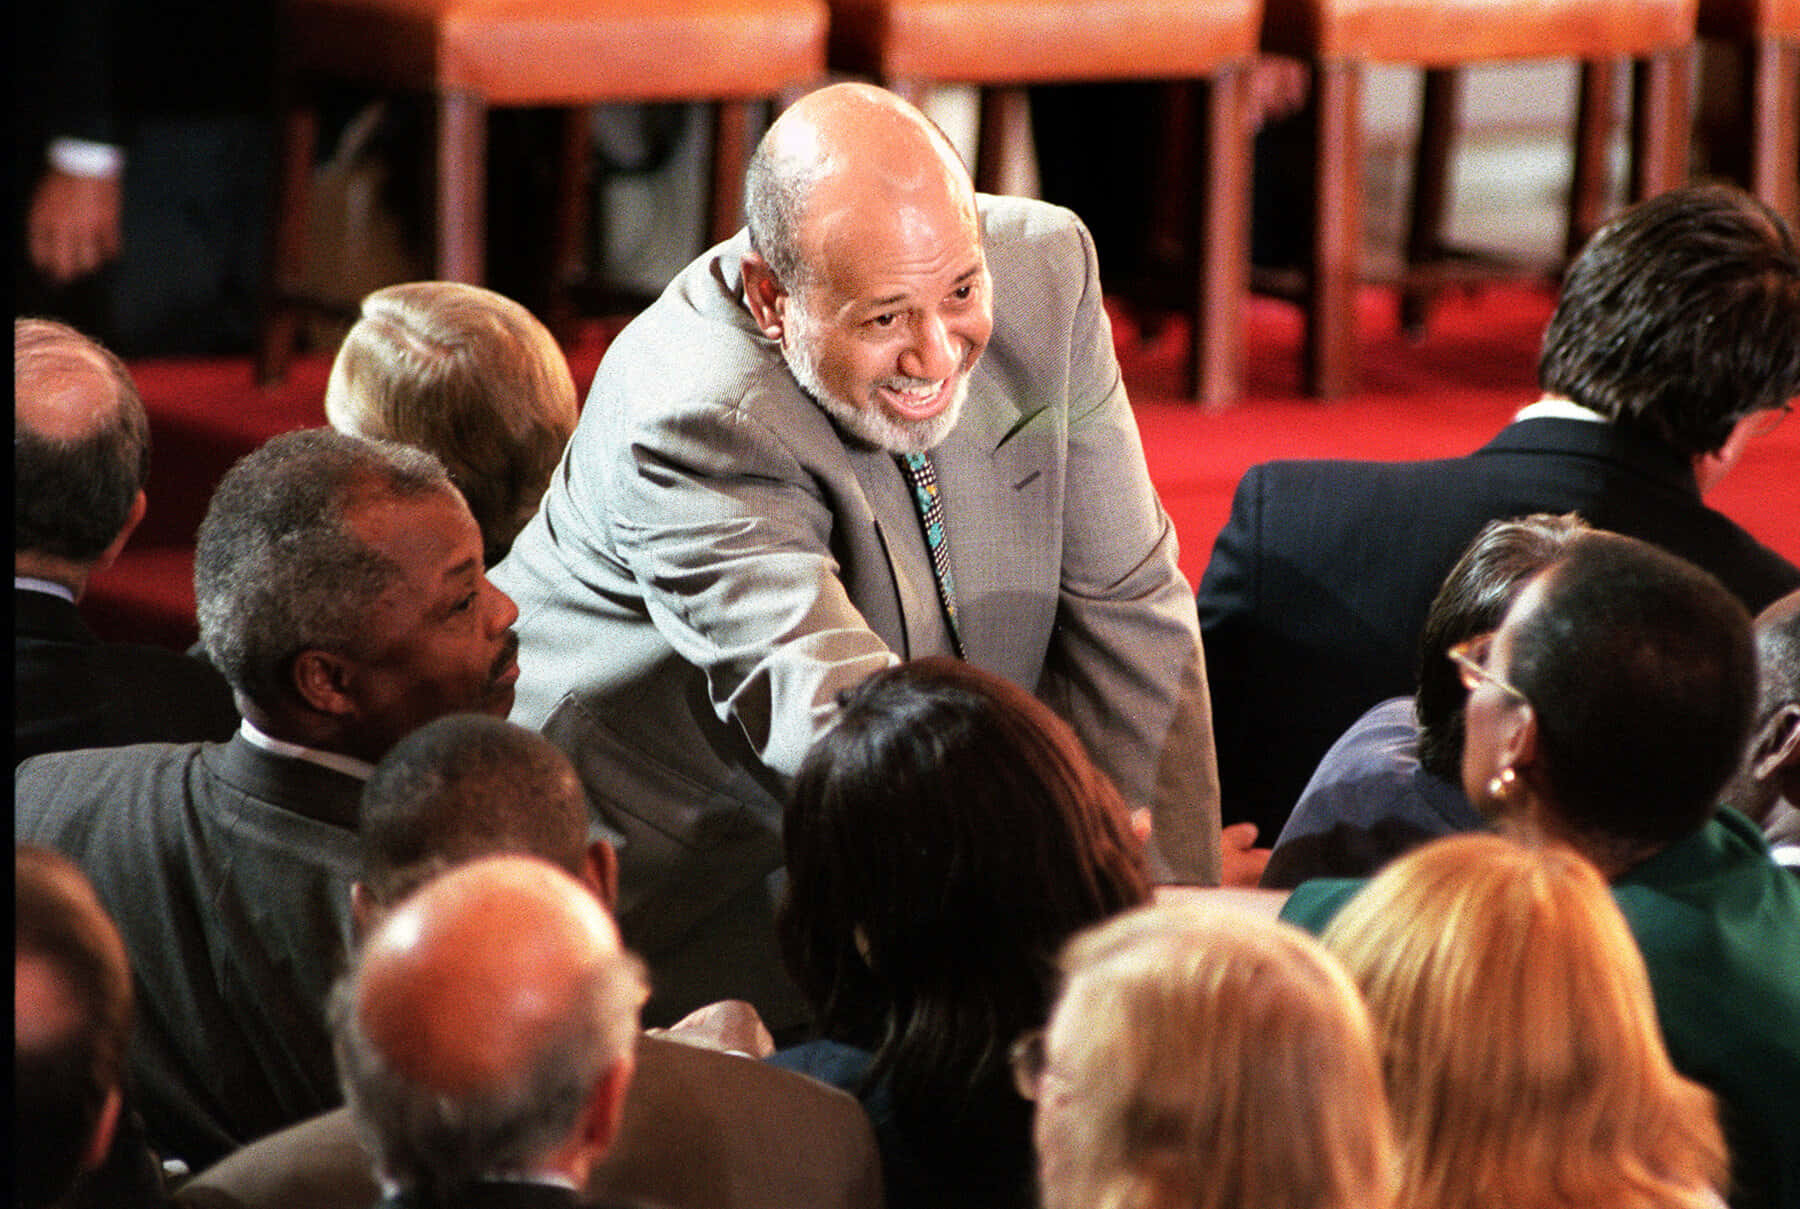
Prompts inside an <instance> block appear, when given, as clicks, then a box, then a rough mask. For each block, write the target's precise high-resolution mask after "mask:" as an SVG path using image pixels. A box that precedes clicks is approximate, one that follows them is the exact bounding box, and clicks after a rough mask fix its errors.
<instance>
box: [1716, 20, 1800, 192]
mask: <svg viewBox="0 0 1800 1209" xmlns="http://www.w3.org/2000/svg"><path fill="white" fill-rule="evenodd" d="M1700 35H1701V37H1704V38H1717V39H1719V40H1720V41H1724V42H1730V43H1734V44H1737V45H1739V46H1742V47H1743V48H1744V51H1745V60H1746V63H1745V78H1744V84H1745V89H1744V92H1745V98H1744V101H1745V103H1744V113H1745V119H1746V128H1745V131H1744V135H1745V139H1746V141H1747V142H1748V143H1749V155H1748V157H1747V159H1748V163H1747V164H1746V165H1745V167H1746V168H1747V170H1748V180H1747V182H1746V184H1747V186H1748V188H1749V189H1750V191H1751V192H1752V193H1754V194H1756V195H1757V196H1758V197H1760V198H1762V200H1763V201H1765V202H1767V203H1768V204H1769V206H1770V207H1771V208H1772V209H1774V210H1776V211H1778V212H1779V213H1781V214H1782V215H1783V216H1785V217H1786V218H1787V220H1788V221H1789V222H1800V0H1700Z"/></svg>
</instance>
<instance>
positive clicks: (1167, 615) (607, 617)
mask: <svg viewBox="0 0 1800 1209" xmlns="http://www.w3.org/2000/svg"><path fill="white" fill-rule="evenodd" d="M747 195H748V209H749V214H750V226H749V230H748V231H747V232H744V233H740V234H739V235H738V236H737V237H736V238H734V239H732V240H729V241H727V242H726V243H724V244H721V245H719V246H718V247H716V248H714V249H712V250H711V251H709V252H707V253H705V254H704V255H703V256H702V257H701V258H700V259H699V260H698V261H696V262H695V263H694V264H693V265H691V266H689V268H688V269H687V270H685V271H684V272H683V273H682V274H681V275H680V276H679V277H677V279H676V280H675V281H674V283H673V284H671V285H670V287H669V289H668V290H667V291H666V292H665V293H664V295H663V296H662V298H661V299H660V300H658V302H657V303H656V304H655V305H653V306H652V307H651V308H649V310H647V311H646V312H645V313H644V314H643V315H641V316H640V317H639V318H638V319H637V320H636V321H634V322H633V323H632V324H631V325H630V326H629V327H628V328H626V330H625V331H624V332H623V333H622V334H621V335H620V337H619V338H618V340H617V341H616V342H615V343H614V344H613V345H612V347H611V348H610V349H609V350H608V353H607V356H606V359H605V360H604V361H603V362H602V364H601V367H600V370H599V373H598V374H597V376H596V377H595V380H594V385H593V389H592V392H591V393H590V395H589V398H588V403H587V407H586V409H585V412H584V414H583V416H582V420H581V424H580V426H579V428H578V429H577V431H576V434H575V437H574V440H573V441H572V442H571V444H570V447H569V450H568V452H567V453H566V454H565V456H564V459H563V463H562V465H561V467H560V468H559V469H558V472H557V474H556V475H555V477H554V478H553V480H552V483H551V487H550V490H549V493H548V494H547V495H546V497H545V500H544V506H543V509H542V511H541V512H540V514H539V516H538V517H537V519H535V520H534V521H533V522H532V523H531V524H530V525H529V526H528V527H527V528H526V530H525V531H524V533H522V534H521V535H520V537H519V539H518V541H517V542H516V543H515V545H514V547H513V551H512V554H511V555H510V556H509V557H508V558H507V559H506V561H505V562H503V563H502V564H501V565H500V566H499V567H498V568H497V569H496V571H495V578H496V580H497V582H500V583H503V584H504V585H505V587H506V590H507V591H508V592H509V593H511V594H513V596H514V597H515V599H517V600H518V602H519V605H520V608H521V621H520V625H519V631H520V636H521V641H522V644H523V645H522V649H521V653H520V667H521V682H520V686H519V695H518V704H517V707H516V709H515V711H514V714H513V718H514V720H515V721H520V722H524V723H526V724H528V725H531V726H536V727H540V728H542V729H543V731H544V733H545V734H547V735H548V736H549V737H550V738H551V739H553V740H554V741H556V742H557V743H558V744H559V745H561V746H562V747H564V748H565V749H566V750H567V751H568V752H569V753H570V755H571V756H572V757H573V759H574V761H575V764H576V766H577V768H578V769H580V771H581V775H582V778H583V780H584V782H585V783H586V784H587V786H588V790H589V794H590V797H591V798H592V799H593V800H594V803H595V806H596V809H597V811H598V812H599V813H600V815H601V816H602V818H603V820H604V821H605V822H606V823H607V824H608V825H609V826H610V827H611V828H612V830H613V831H614V833H615V838H616V839H617V840H618V841H619V842H620V862H621V894H620V903H619V907H620V922H621V925H622V927H623V929H624V932H625V935H626V937H627V940H628V941H629V943H631V945H632V946H633V947H634V948H635V949H636V950H637V951H638V952H640V953H641V954H643V956H644V957H645V959H646V960H647V961H648V962H649V963H650V966H651V969H652V971H653V974H654V977H653V983H654V985H655V987H656V997H655V998H654V999H653V1000H652V1002H651V1005H650V1007H649V1009H647V1012H646V1019H647V1021H650V1022H657V1021H662V1020H667V1019H670V1018H672V1017H673V1016H676V1015H679V1014H680V1013H681V1012H684V1011H686V1010H687V1009H689V1008H690V1007H692V1006H694V1005H695V1004H698V1003H703V1002H706V1001H708V1000H711V999H716V998H720V997H722V996H734V997H738V998H744V999H749V1000H751V1001H752V1002H754V1003H756V1004H757V1005H758V1006H759V1007H760V1008H761V1009H762V1011H763V1013H764V1015H765V1017H766V1018H767V1019H768V1020H769V1022H770V1024H771V1026H772V1027H775V1028H777V1029H780V1028H781V1027H783V1026H784V1025H787V1024H792V1023H796V1022H798V1021H799V1020H801V1019H803V1018H804V1009H803V1007H802V1006H801V1005H800V1003H799V1001H798V999H797V998H796V996H795V992H794V989H793V988H792V986H791V985H790V984H788V983H787V981H786V979H785V976H784V975H783V974H782V973H781V971H780V967H779V963H778V961H777V960H776V958H775V952H774V933H773V927H772V924H771V920H770V907H771V898H772V895H773V894H774V892H775V885H776V881H777V879H776V878H775V876H774V875H775V874H776V873H777V871H778V869H779V866H780V863H781V855H780V854H781V845H780V835H779V828H780V802H781V799H782V797H783V796H784V793H785V782H786V779H787V778H788V777H789V776H791V775H792V774H793V772H794V771H795V770H796V769H797V768H798V767H799V764H800V761H801V759H802V758H803V756H804V755H805V753H806V751H807V749H808V748H809V747H810V746H811V744H812V741H813V739H814V737H815V736H816V735H817V734H818V733H819V731H820V730H821V729H822V728H823V727H824V726H826V725H828V724H829V722H830V720H831V718H832V716H833V714H834V712H835V708H836V700H837V697H838V694H839V693H840V692H842V691H843V690H844V689H846V688H849V687H851V686H853V685H855V684H857V683H860V682H861V681H862V680H863V679H865V678H866V677H867V676H869V675H870V674H872V673H873V672H875V671H877V670H880V669H881V668H884V667H887V666H890V665H891V664H893V663H895V662H897V661H899V660H902V659H908V658H915V657H918V656H921V655H929V654H961V655H964V656H965V657H966V658H968V659H969V660H970V661H971V662H972V663H975V664H977V665H979V666H981V667H983V668H985V669H987V670H989V671H993V672H996V673H998V674H1000V675H1003V676H1005V677H1007V678H1008V679H1011V680H1013V681H1014V682H1016V683H1018V684H1021V685H1024V686H1025V687H1027V688H1030V689H1032V690H1033V691H1035V692H1036V693H1038V694H1039V695H1040V696H1041V697H1042V698H1043V699H1044V700H1046V701H1047V702H1049V703H1050V704H1051V705H1052V706H1054V707H1055V708H1057V709H1058V710H1059V712H1061V713H1062V714H1063V715H1064V716H1065V717H1066V718H1068V720H1069V721H1070V722H1071V723H1072V724H1073V726H1074V727H1075V729H1076V731H1077V733H1079V734H1080V735H1081V736H1082V738H1083V740H1084V741H1085V742H1086V743H1087V745H1088V746H1089V748H1090V750H1091V751H1092V753H1093V755H1094V757H1095V758H1096V760H1097V761H1098V762H1099V763H1100V765H1101V766H1102V767H1103V768H1105V769H1106V770H1107V771H1108V772H1109V773H1110V774H1111V775H1112V776H1113V778H1114V779H1115V780H1116V781H1117V782H1118V783H1119V786H1120V788H1121V789H1122V790H1123V792H1124V793H1125V795H1126V797H1127V799H1128V800H1130V801H1131V802H1132V803H1133V804H1134V805H1137V806H1141V807H1145V808H1147V809H1148V810H1149V811H1150V816H1151V819H1152V822H1153V836H1152V848H1153V856H1154V860H1155V861H1156V863H1157V866H1158V868H1159V872H1160V873H1161V874H1162V875H1163V876H1165V877H1167V878H1169V879H1171V880H1181V881H1192V882H1216V881H1217V880H1218V879H1219V875H1220V866H1219V830H1218V789H1217V777H1216V773H1215V767H1214V765H1215V759H1214V753H1213V747H1212V737H1211V728H1210V722H1209V717H1208V707H1207V697H1206V685H1205V672H1204V662H1203V660H1202V658H1201V654H1200V642H1199V634H1198V627H1197V624H1196V621H1195V618H1194V614H1193V608H1192V604H1191V601H1190V599H1189V596H1188V591H1187V588H1186V585H1185V581H1184V580H1183V578H1182V576H1181V573H1180V571H1179V569H1178V567H1177V565H1176V539H1175V532H1174V529H1173V526H1172V525H1171V524H1170V522H1169V519H1168V516H1167V515H1166V514H1165V512H1164V511H1163V509H1162V506H1161V504H1160V502H1159V501H1158V500H1157V498H1156V496H1155V494H1154V492H1153V490H1152V488H1151V485H1150V481H1149V476H1148V474H1147V472H1146V469H1145V465H1144V458H1143V452H1142V448H1141V445H1140V442H1139V438H1138V433H1137V428H1136V425H1135V422H1134V420H1133V418H1132V414H1131V409H1130V405H1129V402H1128V400H1127V398H1126V394H1125V389H1124V386H1123V384H1122V382H1121V380H1120V376H1119V368H1118V363H1117V361H1116V359H1115V358H1114V355H1113V349H1112V341H1111V332H1110V329H1109V327H1108V324H1107V321H1106V316H1105V313H1104V311H1103V310H1102V308H1101V297H1100V285H1099V278H1098V271H1097V268H1096V265H1095V261H1094V252H1093V244H1092V241H1091V240H1090V239H1089V237H1088V235H1087V232H1086V230H1085V229H1084V228H1083V227H1082V226H1081V225H1080V223H1079V222H1078V221H1077V220H1076V219H1075V217H1074V216H1073V215H1072V214H1070V213H1069V212H1068V211H1066V210H1062V209H1059V208H1056V207H1052V206H1047V205H1043V204H1041V203H1037V202H1031V201H1026V200H1022V199H1017V198H999V197H986V196H982V197H977V196H976V194H975V193H974V191H973V189H972V187H971V186H970V183H969V177H968V174H967V172H966V171H965V169H964V168H963V165H962V164H961V162H960V161H959V160H957V158H956V155H955V152H954V151H953V150H951V148H950V147H949V144H948V143H947V142H946V141H945V140H944V137H943V135H942V134H941V133H940V132H938V131H937V130H936V129H935V128H934V127H932V126H931V125H930V123H929V122H927V121H926V120H925V118H924V117H923V116H922V115H921V114H919V113H918V111H916V110H914V109H913V108H911V107H910V106H908V105H906V104H905V103H904V102H901V101H900V100H899V99H898V98H896V97H894V96H893V95H892V94H889V93H885V92H882V91H880V90H878V89H874V88H870V87H867V86H863V85H839V86H835V87H831V88H827V89H823V90H821V91H819V92H816V93H812V94H810V95H809V96H807V97H805V98H802V99H801V100H800V101H799V102H797V103H796V104H795V105H794V106H793V107H792V108H790V109H789V110H788V111H787V112H786V113H784V114H783V115H782V117H781V118H780V119H779V120H778V121H777V122H776V123H775V125H774V126H773V127H772V128H771V129H770V131H769V133H768V135H767V136H766V137H765V139H764V140H763V143H762V145H761V146H760V147H759V149H758V151H757V154H756V156H755V157H754V159H753V162H752V166H751V170H750V176H749V182H748V190H747ZM909 459H910V460H912V461H913V462H914V463H915V465H914V466H911V467H909V466H907V465H905V464H904V463H905V462H906V461H907V460H909ZM921 459H922V460H924V461H925V462H927V463H928V464H929V467H930V469H931V470H933V471H935V479H936V481H935V483H930V482H928V481H924V480H922V479H921V478H920V471H919V468H918V466H917V465H916V463H917V462H918V461H919V460H921ZM919 497H923V498H924V499H925V500H926V501H927V502H935V503H936V504H937V506H938V507H939V508H940V509H941V512H939V513H933V514H932V515H931V516H930V518H929V519H923V518H922V506H920V505H918V504H917V499H918V498H919ZM933 533H941V534H942V537H943V539H944V541H943V547H944V549H947V557H945V556H944V555H943V554H942V552H941V551H940V560H941V561H942V563H943V565H942V566H941V568H934V564H933V556H932V555H933V550H932V546H933V543H932V541H931V535H932V534H933ZM940 571H941V572H942V574H940ZM945 579H947V580H948V581H949V584H948V589H947V590H946V587H945V584H944V582H943V581H944V580H945Z"/></svg>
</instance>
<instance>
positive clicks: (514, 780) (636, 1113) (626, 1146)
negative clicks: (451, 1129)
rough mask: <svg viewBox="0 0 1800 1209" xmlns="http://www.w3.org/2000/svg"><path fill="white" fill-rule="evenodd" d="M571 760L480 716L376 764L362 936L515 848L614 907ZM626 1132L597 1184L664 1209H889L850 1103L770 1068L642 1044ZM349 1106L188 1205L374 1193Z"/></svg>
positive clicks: (208, 1207) (422, 737)
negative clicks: (454, 871)
mask: <svg viewBox="0 0 1800 1209" xmlns="http://www.w3.org/2000/svg"><path fill="white" fill-rule="evenodd" d="M588 828H589V812H588V804H587V798H586V796H585V795H584V794H583V792H582V789H581V783H580V781H579V780H578V779H577V778H576V776H575V770H574V768H573V767H572V766H571V765H570V763H569V760H568V757H567V756H565V755H563V753H562V752H561V751H560V750H559V749H558V748H556V747H555V746H553V745H552V744H551V743H550V742H549V740H547V739H545V738H544V737H543V736H542V735H539V734H537V733H536V732H535V731H529V730H526V729H524V728H523V727H519V726H514V725H512V724H511V723H507V722H502V721H500V720H498V719H495V718H490V717H487V716H485V715H482V714H453V715H451V716H449V717H447V718H440V719H438V720H437V721H435V722H431V723H427V724H426V725H425V726H422V727H420V728H419V729H418V730H416V731H414V732H413V733H412V734H411V735H408V736H407V737H406V738H405V739H402V740H401V741H400V742H399V743H397V744H395V745H394V747H393V749H392V750H390V751H389V752H388V754H387V755H386V756H384V757H383V758H382V761H381V763H380V764H378V765H376V767H375V771H374V772H373V773H372V774H370V777H369V783H368V786H367V787H366V789H365V790H364V793H363V800H362V817H361V824H360V828H359V830H360V837H361V849H362V875H361V878H360V880H358V881H357V883H356V884H355V886H354V887H353V888H352V897H353V899H354V902H355V916H356V920H357V927H358V929H359V931H361V932H363V933H364V934H367V933H368V932H370V931H372V930H373V929H374V928H375V926H376V925H377V924H378V923H379V922H380V920H381V919H382V917H383V916H385V915H386V914H387V913H388V912H389V911H391V910H393V909H394V907H395V906H397V905H398V904H399V903H400V902H401V900H402V899H403V898H404V897H405V896H406V895H407V894H409V893H411V892H412V891H413V890H415V889H417V888H418V887H419V886H421V885H422V884H424V883H425V882H426V881H428V880H430V879H431V878H432V877H434V876H436V875H437V874H439V873H442V872H443V871H444V870H446V869H449V868H454V867H456V866H458V865H461V864H463V863H465V862H467V861H470V860H475V859H478V858H481V857H485V856H494V855H499V854H503V853H513V854H518V855H525V856H533V857H536V858H538V859H540V860H544V861H547V862H549V863H550V864H553V865H555V866H557V867H558V868H560V869H562V870H563V871H565V872H567V873H569V874H570V875H572V876H573V877H575V878H576V879H577V880H579V881H580V882H581V883H582V884H583V885H584V886H586V887H587V889H588V890H589V891H590V892H592V893H593V894H594V895H595V896H596V897H598V898H599V899H600V901H601V903H602V904H603V905H605V906H607V907H608V908H609V909H610V907H611V903H612V896H613V893H614V891H615V889H616V886H617V877H616V864H615V860H614V857H613V852H612V847H611V845H609V844H608V843H607V842H606V841H605V840H603V839H594V838H591V837H590V835H589V832H588ZM635 1056H636V1061H637V1073H636V1075H635V1076H634V1077H633V1079H632V1083H631V1088H630V1090H629V1091H628V1092H627V1093H626V1097H625V1116H624V1120H623V1122H622V1123H621V1125H620V1129H619V1136H618V1138H617V1139H616V1140H615V1142H614V1143H613V1146H612V1148H611V1149H610V1150H608V1151H607V1153H606V1154H605V1156H603V1157H602V1158H601V1159H600V1160H599V1161H598V1162H597V1163H596V1165H595V1167H594V1170H593V1172H592V1175H591V1178H590V1181H589V1183H588V1186H587V1188H586V1189H585V1195H586V1197H588V1198H590V1199H599V1200H608V1199H614V1200H638V1199H642V1200H644V1201H646V1202H648V1203H651V1204H656V1205H663V1206H667V1207H668V1209H794V1207H795V1206H802V1205H804V1206H809V1207H811V1209H864V1207H865V1206H869V1205H874V1204H878V1203H879V1199H880V1195H881V1170H880V1162H879V1158H878V1156H877V1154H876V1152H875V1139H874V1137H873V1136H872V1134H871V1133H870V1130H869V1124H868V1120H867V1118H866V1117H865V1115H864V1114H863V1111H862V1109H861V1107H860V1106H858V1105H857V1103H856V1101H855V1100H853V1099H851V1098H850V1097H849V1096H848V1095H846V1094H845V1093H843V1092H840V1091H837V1090H836V1089H833V1088H828V1087H824V1086H822V1085H820V1084H819V1083H817V1082H815V1081H813V1080H811V1079H805V1078H801V1077H800V1076H798V1075H794V1074H792V1073H790V1072H788V1071H782V1070H776V1069H774V1068H772V1067H769V1066H767V1065H765V1064H763V1063H761V1062H754V1061H750V1060H748V1059H746V1058H742V1057H736V1056H732V1055H727V1054H722V1053H718V1052H716V1051H714V1050H710V1049H702V1048H696V1047H694V1046H691V1045H684V1044H678V1043H677V1042H676V1041H672V1040H665V1039H662V1038H657V1037H651V1036H640V1037H639V1038H638V1041H637V1046H636V1055H635ZM378 1192H379V1190H378V1188H377V1186H376V1184H375V1179H374V1174H373V1172H372V1171H371V1170H370V1166H369V1161H368V1155H367V1154H366V1153H365V1152H364V1151H363V1149H362V1147H361V1146H360V1145H358V1143H357V1141H356V1137H355V1132H354V1128H353V1125H352V1122H351V1119H350V1112H349V1110H348V1109H345V1108H339V1109H334V1110H333V1111H331V1112H328V1113H325V1114H323V1115H322V1116H318V1117H314V1118H312V1119H311V1120H309V1121H304V1122H302V1123H300V1124H298V1125H294V1126H291V1127H289V1128H287V1129H284V1130H281V1131H279V1132H277V1133H274V1134H271V1135H270V1136H268V1137H266V1138H263V1139H260V1140H259V1141H256V1142H252V1143H250V1144H249V1145H248V1146H245V1147H244V1148H242V1149H241V1150H238V1151H237V1152H235V1153H233V1154H232V1155H230V1156H229V1157H227V1158H225V1159H224V1160H222V1161H221V1162H219V1163H217V1164H215V1165H214V1166H212V1167H210V1168H208V1169H207V1170H206V1171H203V1172H201V1173H200V1174H199V1175H197V1176H195V1177H194V1178H193V1179H191V1180H189V1181H188V1182H187V1183H185V1184H183V1185H182V1187H181V1189H180V1190H179V1191H178V1192H177V1194H176V1197H175V1200H176V1203H177V1204H179V1205H181V1206H183V1209H341V1207H342V1206H346V1205H368V1204H372V1203H373V1202H374V1201H375V1199H376V1197H377V1195H378Z"/></svg>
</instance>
